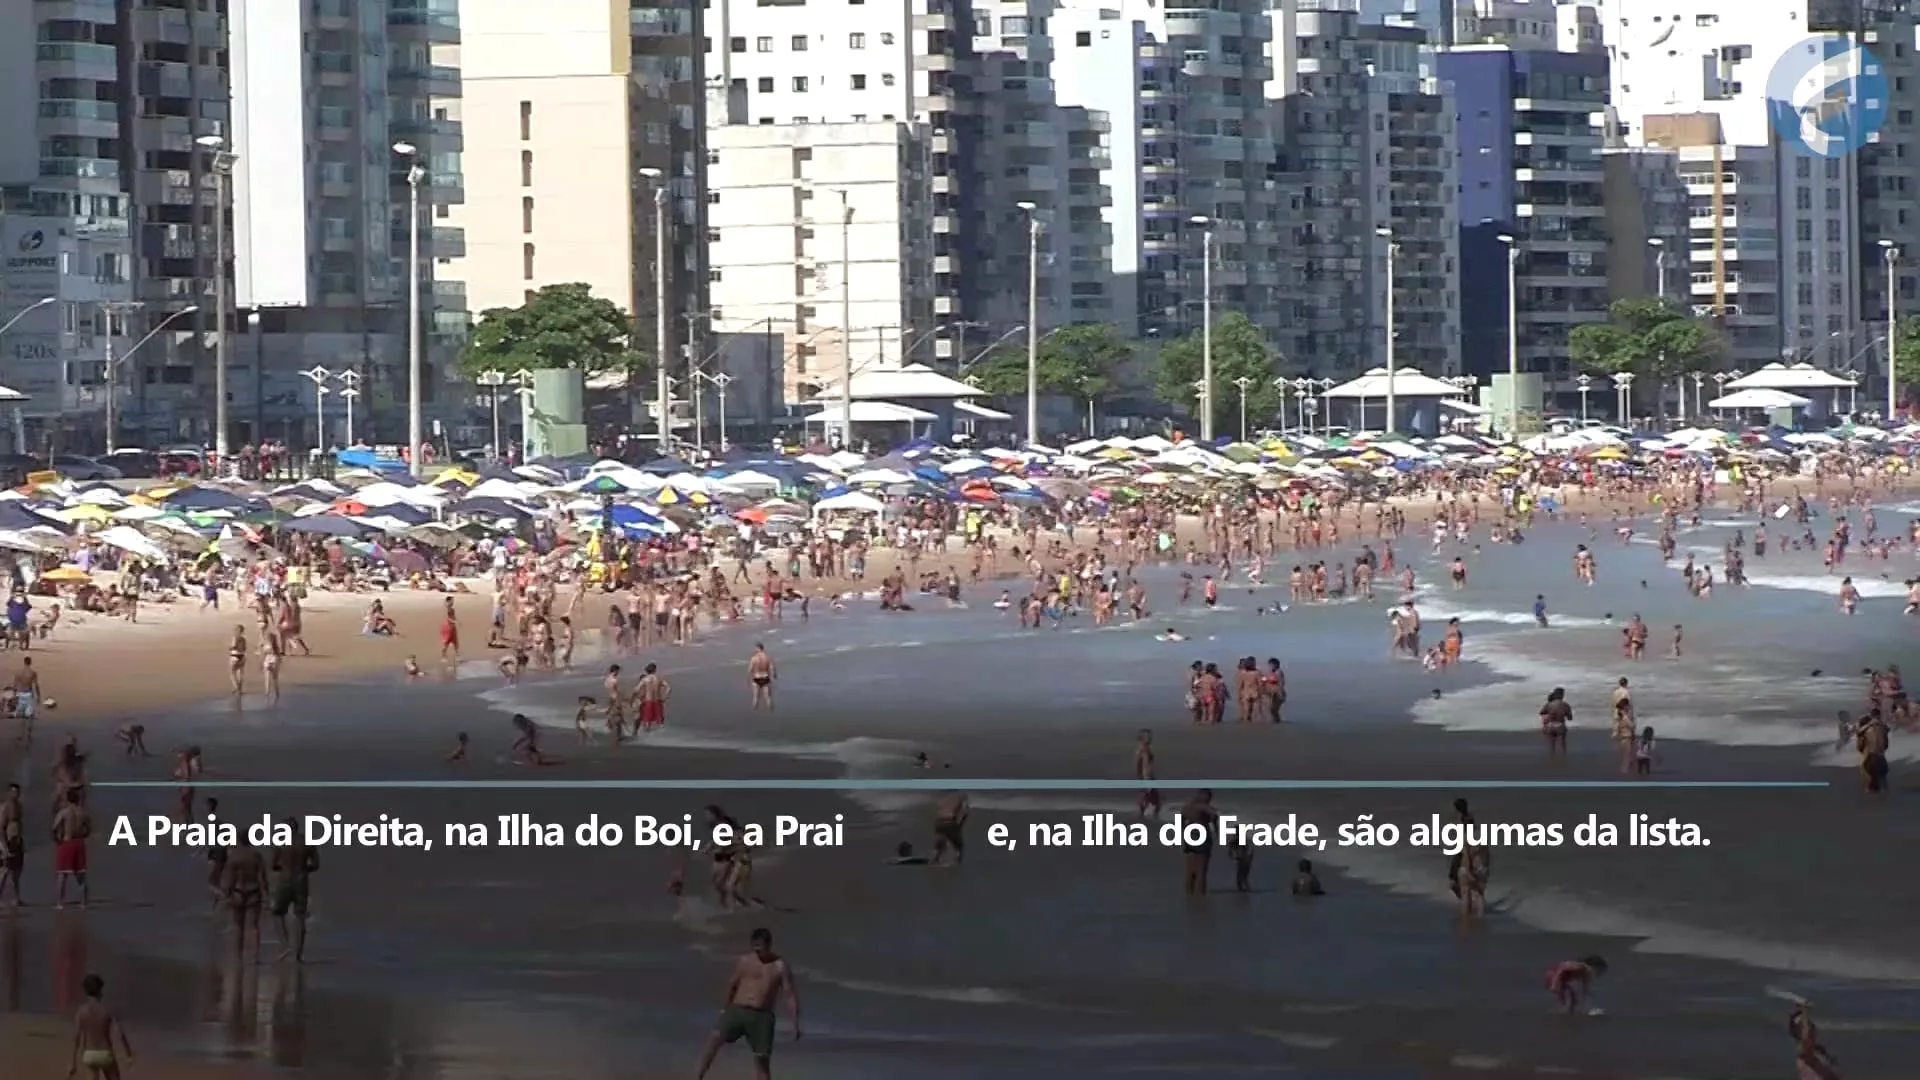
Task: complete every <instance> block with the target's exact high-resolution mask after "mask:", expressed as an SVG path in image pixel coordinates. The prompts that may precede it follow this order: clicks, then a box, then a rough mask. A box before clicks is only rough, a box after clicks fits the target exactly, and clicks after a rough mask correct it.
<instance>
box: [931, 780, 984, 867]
mask: <svg viewBox="0 0 1920 1080" xmlns="http://www.w3.org/2000/svg"><path fill="white" fill-rule="evenodd" d="M972 810H973V807H972V804H971V803H969V802H968V800H967V796H966V793H965V792H960V791H954V792H949V793H947V794H945V795H942V796H941V797H940V802H939V804H938V805H936V806H935V807H934V810H933V860H932V862H931V863H930V864H929V865H932V866H941V865H943V864H944V863H945V862H946V858H947V853H948V852H952V853H953V864H954V865H955V866H958V865H960V864H961V863H963V862H965V861H966V859H967V815H968V814H970V813H972Z"/></svg>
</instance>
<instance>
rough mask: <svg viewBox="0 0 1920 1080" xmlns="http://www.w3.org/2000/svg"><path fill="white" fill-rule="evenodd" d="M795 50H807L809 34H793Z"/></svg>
mask: <svg viewBox="0 0 1920 1080" xmlns="http://www.w3.org/2000/svg"><path fill="white" fill-rule="evenodd" d="M793 51H794V52H806V51H807V35H805V34H795V35H793Z"/></svg>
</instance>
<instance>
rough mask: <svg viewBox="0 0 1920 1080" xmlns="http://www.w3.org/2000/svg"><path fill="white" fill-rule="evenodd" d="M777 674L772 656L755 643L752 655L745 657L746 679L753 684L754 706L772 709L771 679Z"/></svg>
mask: <svg viewBox="0 0 1920 1080" xmlns="http://www.w3.org/2000/svg"><path fill="white" fill-rule="evenodd" d="M777 674H778V672H776V671H775V670H774V667H773V657H771V656H768V655H767V647H766V646H765V645H758V644H757V645H755V646H754V647H753V655H752V656H749V657H748V658H747V681H748V682H750V683H752V684H753V707H754V708H756V709H760V708H764V709H766V710H767V711H768V712H772V711H773V680H774V678H775V677H776V675H777Z"/></svg>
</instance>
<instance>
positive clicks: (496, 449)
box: [473, 368, 507, 461]
mask: <svg viewBox="0 0 1920 1080" xmlns="http://www.w3.org/2000/svg"><path fill="white" fill-rule="evenodd" d="M473 381H474V382H477V383H479V384H480V385H481V386H484V387H486V388H487V403H488V404H489V405H491V406H492V407H493V457H494V460H496V461H498V460H499V459H500V456H501V454H500V451H501V450H503V449H505V448H504V447H502V446H501V445H500V387H501V386H502V385H504V384H505V383H506V381H507V375H506V372H503V371H495V370H493V369H492V368H488V369H487V370H485V371H483V372H481V373H480V374H479V375H478V376H476V377H475V378H474V380H473Z"/></svg>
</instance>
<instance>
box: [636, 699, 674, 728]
mask: <svg viewBox="0 0 1920 1080" xmlns="http://www.w3.org/2000/svg"><path fill="white" fill-rule="evenodd" d="M666 722H667V703H666V702H664V701H643V702H641V703H640V726H641V727H659V726H660V725H661V724H664V723H666Z"/></svg>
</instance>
